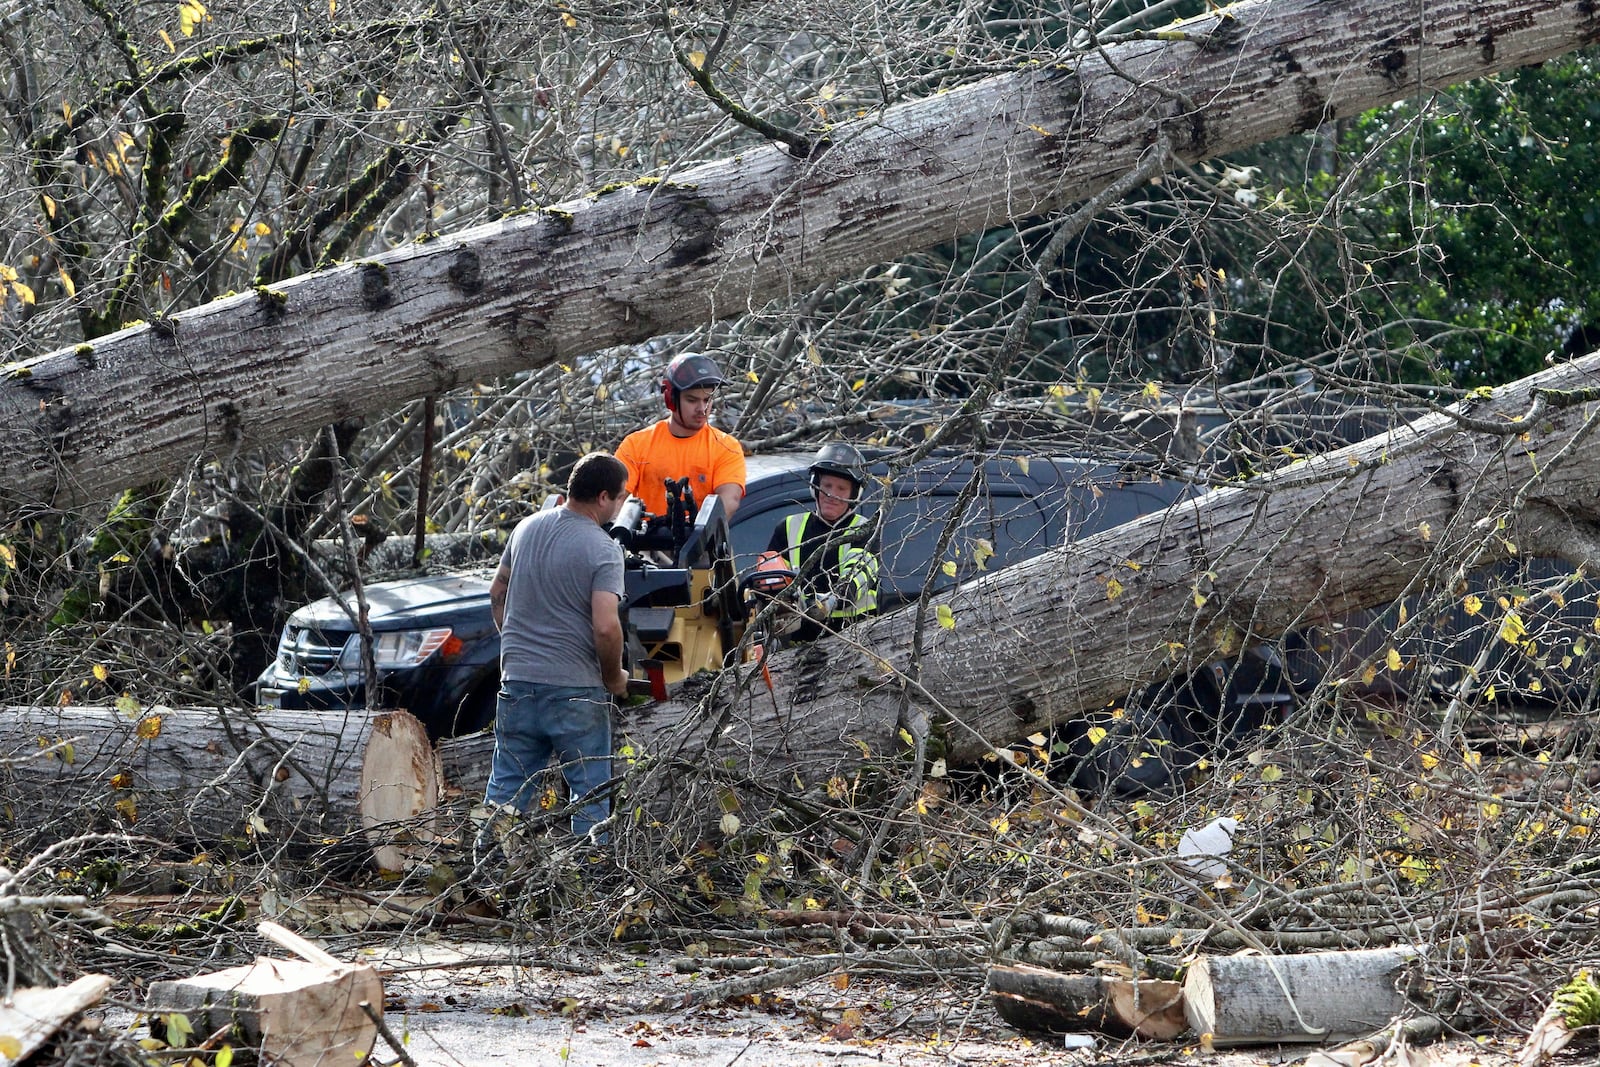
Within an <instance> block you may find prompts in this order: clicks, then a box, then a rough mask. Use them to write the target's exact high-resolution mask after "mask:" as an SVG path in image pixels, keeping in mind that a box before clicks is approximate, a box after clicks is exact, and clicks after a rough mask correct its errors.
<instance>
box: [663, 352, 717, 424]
mask: <svg viewBox="0 0 1600 1067" xmlns="http://www.w3.org/2000/svg"><path fill="white" fill-rule="evenodd" d="M727 384H728V379H726V378H724V377H723V376H722V370H721V369H720V368H719V367H718V366H717V364H716V361H715V360H713V359H712V358H711V357H710V356H706V355H701V354H700V353H699V352H685V353H684V354H683V355H681V356H676V357H674V358H673V360H672V362H671V363H668V364H667V373H666V374H665V375H664V376H663V377H662V379H661V399H662V400H663V401H665V402H666V405H667V410H668V411H677V410H678V396H679V394H681V393H682V392H683V391H684V390H685V389H715V388H717V387H718V386H721V385H727Z"/></svg>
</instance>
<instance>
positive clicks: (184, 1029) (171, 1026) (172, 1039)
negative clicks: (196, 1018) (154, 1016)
mask: <svg viewBox="0 0 1600 1067" xmlns="http://www.w3.org/2000/svg"><path fill="white" fill-rule="evenodd" d="M166 1024H167V1044H169V1045H171V1046H173V1047H174V1048H178V1047H181V1046H183V1045H187V1044H188V1043H189V1038H191V1037H193V1036H194V1027H193V1026H192V1025H191V1024H190V1023H189V1017H188V1016H187V1015H185V1014H183V1013H182V1012H181V1011H175V1012H173V1013H172V1014H170V1015H168V1016H167V1017H166Z"/></svg>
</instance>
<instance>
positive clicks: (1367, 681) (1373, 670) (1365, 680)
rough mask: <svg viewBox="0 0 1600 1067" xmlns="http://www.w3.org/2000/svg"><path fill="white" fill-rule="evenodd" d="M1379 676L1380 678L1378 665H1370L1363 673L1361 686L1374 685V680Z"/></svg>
mask: <svg viewBox="0 0 1600 1067" xmlns="http://www.w3.org/2000/svg"><path fill="white" fill-rule="evenodd" d="M1377 676H1378V668H1377V665H1376V664H1371V663H1369V664H1367V666H1366V667H1365V668H1364V669H1363V670H1362V671H1361V684H1362V685H1371V684H1372V680H1373V679H1374V678H1376V677H1377Z"/></svg>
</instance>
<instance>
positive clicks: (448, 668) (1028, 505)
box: [257, 453, 1293, 784]
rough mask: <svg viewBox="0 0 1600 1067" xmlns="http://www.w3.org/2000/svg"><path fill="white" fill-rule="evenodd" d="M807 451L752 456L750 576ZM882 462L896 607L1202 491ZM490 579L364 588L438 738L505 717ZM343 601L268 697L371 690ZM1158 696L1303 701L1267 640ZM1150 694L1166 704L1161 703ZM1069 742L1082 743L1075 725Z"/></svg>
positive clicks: (745, 541)
mask: <svg viewBox="0 0 1600 1067" xmlns="http://www.w3.org/2000/svg"><path fill="white" fill-rule="evenodd" d="M810 460H811V455H810V453H785V454H778V455H766V456H752V457H750V459H749V461H748V467H749V477H748V484H747V487H746V493H745V498H744V501H743V503H742V504H741V505H740V507H739V510H738V512H737V513H736V514H735V515H734V517H733V520H732V522H731V524H730V527H731V538H732V544H733V552H734V557H735V564H736V567H737V569H738V570H739V572H740V573H744V572H746V571H748V570H749V569H750V568H751V567H753V566H754V565H755V562H756V557H757V556H758V555H759V554H760V553H761V551H762V550H763V549H765V548H766V545H767V539H768V538H769V537H770V536H771V534H772V530H773V528H774V526H775V525H776V524H777V523H779V522H780V521H782V519H783V517H784V516H786V515H789V514H791V513H793V512H794V511H796V510H799V509H803V508H805V507H807V506H808V505H809V503H810V493H809V491H808V488H807V467H808V466H809V464H810ZM872 474H873V476H874V477H873V481H872V482H871V483H870V484H869V487H868V490H867V495H866V499H865V502H864V503H863V505H862V512H863V513H864V514H866V515H868V516H869V517H870V516H873V515H876V514H877V512H878V511H879V510H880V509H883V508H887V514H886V515H885V516H884V518H883V524H882V527H881V529H880V538H879V539H880V544H881V548H880V551H879V557H880V562H881V577H880V593H879V606H880V609H881V610H885V611H888V610H893V609H894V608H897V607H899V606H901V605H902V604H905V603H906V602H908V601H911V600H914V599H916V597H917V596H918V595H919V594H920V593H921V591H922V589H923V586H924V584H925V583H926V582H927V581H928V578H929V575H930V574H931V575H932V576H933V579H934V581H933V586H932V588H933V590H934V591H938V590H940V589H943V588H947V587H949V586H951V585H954V584H955V583H957V582H960V581H963V580H965V579H967V578H970V577H973V576H974V575H976V574H977V573H978V572H979V571H980V570H984V569H988V570H992V569H995V568H997V567H1003V566H1006V565H1007V564H1011V563H1016V562H1018V561H1020V560H1023V559H1027V558H1028V557H1030V556H1034V555H1037V554H1039V553H1040V552H1043V551H1044V550H1046V549H1047V548H1050V547H1052V546H1055V545H1061V544H1065V543H1067V542H1068V541H1070V540H1074V539H1077V538H1080V537H1085V536H1088V535H1090V534H1094V533H1098V532H1100V531H1102V530H1106V529H1109V528H1111V527H1113V526H1117V525H1120V524H1122V523H1125V522H1129V521H1131V520H1133V519H1135V518H1138V517H1139V516H1141V515H1144V514H1146V513H1148V512H1151V511H1155V510H1158V509H1161V508H1164V507H1167V506H1168V505H1170V504H1172V503H1173V502H1175V501H1177V500H1179V499H1182V498H1184V497H1187V496H1189V495H1191V494H1192V493H1194V492H1196V490H1195V489H1194V488H1193V487H1192V486H1189V485H1187V484H1185V483H1182V482H1177V481H1158V480H1154V479H1152V478H1150V477H1149V476H1148V475H1138V474H1132V473H1130V472H1129V471H1127V470H1125V469H1123V468H1121V467H1118V466H1116V465H1112V464H1104V463H1094V462H1090V461H1085V460H1076V459H1062V458H1050V457H1041V456H1032V457H1024V456H1010V455H1004V456H995V457H991V458H988V459H985V460H984V461H983V463H982V466H981V468H979V467H977V465H976V464H975V462H974V461H973V460H972V459H971V458H969V457H968V458H933V459H929V460H926V461H924V462H921V463H919V464H917V465H915V466H913V467H910V468H899V469H893V470H891V468H889V467H888V466H886V465H884V464H882V463H879V464H876V465H875V466H874V467H873V470H872ZM975 476H976V477H977V478H979V479H980V484H979V486H978V488H977V491H976V492H975V493H969V494H965V495H966V496H968V497H970V501H971V502H970V503H968V504H967V505H966V507H965V509H964V511H963V513H962V514H961V516H960V520H959V522H958V523H957V524H956V527H955V529H954V531H953V533H952V536H951V538H950V540H949V541H948V543H947V545H946V548H945V551H944V552H943V553H941V554H940V555H939V558H937V559H936V558H935V552H936V550H937V548H938V545H939V542H940V539H941V537H943V535H944V531H945V528H946V526H947V525H948V524H949V522H950V519H951V515H952V513H953V511H954V509H955V506H956V503H957V501H958V499H960V498H961V497H962V496H963V495H964V494H963V490H964V489H965V488H966V487H967V486H968V485H969V483H970V482H971V481H972V480H973V478H974V477H975ZM492 576H493V568H492V567H485V568H482V569H479V570H476V571H470V572H464V573H457V574H449V575H442V576H433V577H422V578H409V579H403V580H399V581H390V582H376V583H373V584H371V585H369V586H367V587H366V590H365V595H366V598H367V603H368V618H369V620H370V624H371V628H372V633H373V660H374V663H375V665H376V670H377V675H378V685H377V687H376V688H377V690H378V692H377V693H376V694H375V695H374V696H373V697H372V699H371V700H370V703H372V704H373V705H375V706H385V707H403V708H407V709H408V710H410V711H411V712H412V713H413V714H415V715H416V716H417V717H418V718H419V719H421V720H422V721H423V723H424V724H426V726H427V728H428V731H429V733H430V735H432V736H433V737H435V738H437V737H442V736H451V735H455V734H459V733H468V732H472V731H475V730H479V729H482V728H483V727H484V726H486V725H488V723H489V722H490V720H491V719H492V717H493V715H494V698H495V692H496V690H497V688H498V684H499V664H498V658H499V652H500V640H499V634H498V633H497V632H496V631H495V628H494V624H493V621H492V620H491V618H490V614H489V593H488V590H489V580H490V578H491V577H492ZM344 601H345V604H348V605H349V607H348V608H347V607H345V606H343V605H341V603H340V602H339V601H338V600H335V599H334V598H332V597H329V598H326V599H323V600H319V601H317V602H316V603H314V604H309V605H307V606H306V607H303V608H301V609H299V610H298V611H296V612H295V613H294V614H293V615H291V616H290V618H289V622H288V625H286V626H285V627H284V630H283V635H282V638H281V639H280V641H279V643H278V655H277V658H276V660H275V661H274V662H273V663H272V665H271V666H269V667H268V668H267V670H266V671H265V672H263V673H262V675H261V677H260V679H259V680H258V682H257V692H258V698H259V700H260V701H261V702H262V703H264V704H271V705H275V706H280V707H303V708H304V707H309V708H342V707H359V706H362V705H364V704H366V703H368V702H369V695H368V692H367V686H366V684H365V678H364V677H363V674H362V669H361V641H360V639H359V637H358V636H357V633H356V626H355V624H354V621H353V619H354V615H355V605H354V597H353V596H352V595H351V594H348V593H347V594H344ZM1246 682H1248V684H1247V685H1246V684H1244V683H1246ZM1155 694H1160V696H1161V700H1162V701H1164V702H1165V703H1168V704H1171V703H1173V702H1174V701H1175V702H1176V704H1177V705H1178V706H1179V707H1180V708H1181V709H1182V710H1181V714H1182V715H1183V716H1184V721H1183V722H1181V723H1179V722H1169V723H1167V724H1166V725H1165V726H1157V727H1156V728H1155V729H1154V733H1155V734H1156V735H1158V737H1159V739H1160V742H1161V743H1162V744H1172V743H1174V742H1175V743H1177V744H1179V745H1181V744H1182V743H1183V742H1184V740H1185V739H1186V738H1187V737H1188V736H1189V735H1191V734H1193V735H1196V736H1198V734H1199V733H1200V732H1201V731H1200V730H1199V729H1191V728H1190V726H1189V725H1188V720H1189V718H1191V717H1193V716H1194V715H1198V716H1200V717H1201V718H1203V719H1205V721H1206V722H1208V723H1211V722H1214V721H1217V720H1219V719H1221V718H1223V717H1224V716H1223V715H1222V713H1223V712H1226V711H1228V710H1229V708H1230V707H1233V706H1236V705H1237V706H1244V705H1250V706H1253V707H1260V708H1265V709H1268V710H1271V711H1274V712H1275V713H1281V712H1282V710H1283V709H1284V708H1285V707H1286V706H1287V705H1289V704H1291V703H1292V700H1293V696H1292V692H1291V691H1290V689H1289V687H1288V684H1287V682H1286V681H1285V680H1284V677H1283V672H1282V671H1280V670H1278V668H1277V664H1276V661H1275V660H1274V659H1273V657H1272V654H1271V652H1270V650H1264V649H1258V650H1252V652H1251V653H1249V654H1248V655H1246V656H1245V657H1242V658H1241V659H1240V660H1239V661H1238V662H1237V663H1235V662H1227V663H1218V664H1214V665H1210V666H1208V667H1206V668H1204V669H1202V670H1201V671H1199V672H1197V673H1196V674H1195V675H1194V676H1191V678H1190V679H1188V680H1180V681H1179V682H1178V683H1176V684H1175V685H1174V684H1169V685H1168V686H1167V687H1165V689H1164V690H1152V691H1151V695H1155ZM1134 703H1135V706H1137V705H1138V704H1139V703H1141V702H1139V701H1135V702H1134ZM1142 703H1144V704H1146V705H1148V706H1150V707H1151V709H1152V710H1153V711H1155V710H1156V705H1157V701H1156V700H1154V699H1146V700H1145V701H1143V702H1142ZM1208 704H1209V705H1210V707H1207V705H1208ZM1185 705H1193V707H1186V706H1185ZM1119 721H1122V719H1119ZM1068 743H1069V744H1072V743H1074V739H1073V738H1072V737H1070V736H1069V738H1068ZM1141 745H1142V741H1138V740H1134V741H1131V742H1130V743H1129V744H1127V745H1124V746H1123V747H1124V748H1126V749H1127V752H1126V753H1125V754H1124V756H1123V757H1121V763H1119V764H1117V765H1116V766H1101V767H1100V768H1099V769H1098V770H1094V767H1095V766H1096V762H1095V760H1085V761H1084V763H1085V766H1086V767H1087V768H1089V769H1090V770H1091V771H1092V772H1093V774H1094V775H1096V776H1098V777H1100V778H1112V779H1116V778H1127V777H1132V778H1135V779H1139V778H1144V777H1152V776H1154V777H1155V778H1161V777H1163V776H1164V774H1165V773H1166V772H1165V770H1164V769H1163V768H1162V766H1161V764H1162V762H1163V760H1161V759H1159V758H1152V759H1148V760H1146V759H1143V758H1141V756H1142V755H1145V754H1144V753H1142V751H1141ZM1117 750H1118V748H1117V746H1116V745H1103V746H1099V751H1098V752H1097V753H1095V755H1096V757H1097V759H1098V761H1099V763H1100V764H1104V763H1105V760H1106V758H1107V757H1108V756H1110V754H1112V753H1114V752H1116V751H1117ZM1150 755H1154V754H1150ZM1111 758H1113V759H1116V758H1117V757H1111ZM1141 768H1144V770H1143V772H1142V773H1141ZM1152 784H1155V783H1154V782H1152Z"/></svg>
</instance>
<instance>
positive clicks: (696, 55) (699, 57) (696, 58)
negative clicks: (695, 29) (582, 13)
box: [567, 15, 706, 70]
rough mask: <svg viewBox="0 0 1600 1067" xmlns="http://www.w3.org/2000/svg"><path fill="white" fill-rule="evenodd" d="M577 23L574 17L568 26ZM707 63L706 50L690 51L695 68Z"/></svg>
mask: <svg viewBox="0 0 1600 1067" xmlns="http://www.w3.org/2000/svg"><path fill="white" fill-rule="evenodd" d="M567 17H568V18H572V16H571V15H568V16H567ZM577 24H578V20H577V19H572V21H571V22H569V23H568V24H567V25H568V27H572V26H576V25H577ZM705 65H706V54H705V53H704V52H690V53H689V66H691V67H693V68H694V69H695V70H699V69H700V68H701V67H703V66H705Z"/></svg>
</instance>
